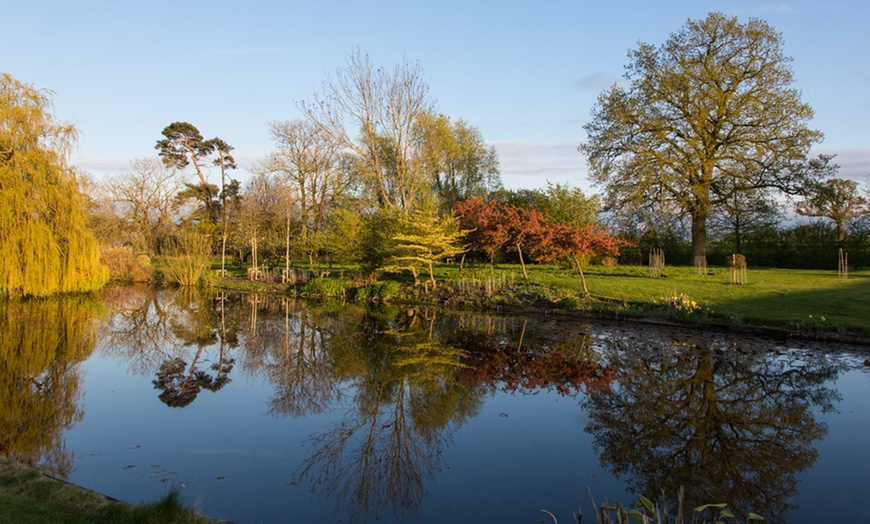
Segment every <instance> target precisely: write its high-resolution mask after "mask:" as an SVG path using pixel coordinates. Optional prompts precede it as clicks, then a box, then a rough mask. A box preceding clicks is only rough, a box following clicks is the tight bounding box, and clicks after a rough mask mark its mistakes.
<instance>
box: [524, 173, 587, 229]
mask: <svg viewBox="0 0 870 524" xmlns="http://www.w3.org/2000/svg"><path fill="white" fill-rule="evenodd" d="M544 195H545V196H546V197H547V198H546V200H544V202H543V206H541V208H539V209H538V211H541V212H543V213H546V215H547V220H548V221H549V222H551V223H554V224H565V225H568V226H576V227H581V226H589V225H594V224H597V223H598V209H599V208H600V207H601V199H600V198H598V195H592V196H586V194H584V193H583V190H581V189H580V188H579V187H571V186H568V185H563V184H555V185H554V184H551V183H550V182H547V189H546V191H544Z"/></svg>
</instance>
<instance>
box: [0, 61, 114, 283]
mask: <svg viewBox="0 0 870 524" xmlns="http://www.w3.org/2000/svg"><path fill="white" fill-rule="evenodd" d="M51 110H52V103H51V99H50V93H49V92H47V91H44V90H39V89H36V88H34V87H33V86H31V85H28V84H25V83H22V82H19V81H17V80H16V79H14V78H13V77H12V76H10V75H8V74H6V73H2V74H0V295H7V296H18V295H30V296H45V295H51V294H54V293H65V292H75V291H90V290H93V289H97V288H99V287H101V286H102V285H103V284H105V283H106V282H107V281H108V278H109V273H108V268H106V267H105V266H103V265H102V264H100V252H99V245H98V244H97V241H96V239H95V238H94V236H93V234H91V232H90V231H89V230H88V227H87V220H86V215H85V202H84V198H83V197H82V196H81V193H80V192H79V190H78V183H77V181H76V178H75V172H74V170H73V169H72V167H71V166H69V165H68V164H67V156H68V155H69V152H70V149H71V148H72V147H73V145H74V144H75V139H76V134H77V132H76V129H75V128H74V127H73V126H72V125H70V124H67V123H65V122H59V121H57V120H56V119H55V118H54V116H53V115H52V114H51Z"/></svg>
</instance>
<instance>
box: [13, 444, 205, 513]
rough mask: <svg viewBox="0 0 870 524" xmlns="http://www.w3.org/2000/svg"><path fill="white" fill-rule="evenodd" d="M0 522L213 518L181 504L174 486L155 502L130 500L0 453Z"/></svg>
mask: <svg viewBox="0 0 870 524" xmlns="http://www.w3.org/2000/svg"><path fill="white" fill-rule="evenodd" d="M0 522H15V523H18V524H31V523H32V524H37V523H38V524H41V523H44V522H64V523H96V524H102V523H106V524H109V523H111V524H116V523H117V524H140V523H142V524H158V523H176V524H207V523H213V522H217V521H214V520H210V519H207V518H205V517H202V516H201V515H199V514H198V513H197V512H196V510H195V509H192V508H186V507H185V505H184V501H183V500H182V496H181V493H180V492H179V490H178V489H172V490H170V491H169V493H167V494H166V495H165V496H163V497H161V498H160V499H158V500H157V501H155V502H152V503H149V504H142V505H137V506H133V505H130V504H126V503H123V502H120V501H116V500H113V499H109V498H107V497H104V496H103V495H100V494H98V493H94V492H92V491H88V490H86V489H83V488H80V487H78V486H74V485H72V484H68V483H66V482H63V481H59V480H55V479H52V478H50V477H46V476H45V475H43V474H42V473H40V472H39V471H38V470H36V469H34V468H31V467H27V466H24V465H22V464H19V463H16V462H13V461H11V460H8V459H0Z"/></svg>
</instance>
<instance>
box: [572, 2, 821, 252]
mask: <svg viewBox="0 0 870 524" xmlns="http://www.w3.org/2000/svg"><path fill="white" fill-rule="evenodd" d="M628 56H629V60H630V62H629V64H628V66H627V71H626V75H625V76H626V78H627V79H628V80H629V85H628V87H625V88H623V87H621V86H619V85H614V86H613V87H611V88H610V89H609V90H607V91H605V92H604V93H603V94H602V95H601V96H600V97H599V99H598V103H597V105H596V106H595V108H594V109H593V112H592V120H591V121H590V122H589V123H588V124H587V125H585V126H584V129H585V130H586V132H587V133H588V140H587V141H586V142H584V143H583V144H582V145H581V146H580V150H581V151H582V152H583V153H585V154H586V155H587V157H588V160H589V165H590V176H591V177H592V179H593V180H595V181H596V182H597V183H599V184H602V185H604V187H605V188H606V198H607V202H608V204H609V207H610V208H611V209H615V210H621V209H622V210H630V209H633V208H635V207H638V206H642V205H645V204H652V205H659V204H661V203H673V204H675V205H676V206H678V207H679V208H680V209H682V210H683V211H684V212H686V213H687V214H688V215H690V217H691V222H692V254H693V256H694V259H695V263H696V264H706V253H707V219H708V217H709V216H710V214H711V213H712V212H714V209H715V206H716V205H717V204H718V203H719V202H721V201H722V200H724V199H727V198H728V197H730V196H731V195H732V193H733V192H737V191H747V190H754V189H759V188H764V187H775V188H777V189H780V190H784V191H787V192H797V191H798V190H799V189H800V188H801V187H802V186H803V185H804V184H805V183H806V182H807V181H808V179H809V180H812V179H813V177H814V176H817V175H819V174H820V173H819V172H817V171H813V170H812V169H806V162H805V158H806V154H807V152H808V151H809V149H810V147H811V145H812V144H813V143H815V142H818V141H820V140H821V138H822V134H821V133H820V132H819V131H815V130H811V129H809V128H808V127H807V124H808V122H809V121H810V119H811V118H812V116H813V111H812V109H811V108H810V106H809V105H807V104H805V103H803V102H801V100H800V92H799V91H798V90H796V89H794V88H793V87H791V84H792V83H793V78H792V70H791V67H790V66H789V63H790V62H791V58H790V57H787V56H786V55H785V54H784V53H783V50H782V37H781V35H780V34H779V33H777V32H776V31H775V30H774V29H773V28H772V27H771V26H769V25H768V24H767V23H766V22H764V21H762V20H758V19H750V20H749V21H748V22H747V23H745V24H741V23H739V22H738V20H737V19H736V18H729V17H726V16H725V15H723V14H721V13H711V14H710V15H709V16H708V17H707V18H706V19H704V20H689V21H688V22H687V23H686V25H685V26H683V28H682V29H681V30H680V31H678V32H676V33H674V34H672V35H671V37H670V38H669V39H668V40H667V41H666V42H665V43H664V44H663V45H662V46H661V47H659V48H656V47H654V46H652V45H650V44H645V43H642V44H640V45H639V47H638V48H637V49H636V50H632V51H630V52H629V55H628Z"/></svg>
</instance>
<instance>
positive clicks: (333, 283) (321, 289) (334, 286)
mask: <svg viewBox="0 0 870 524" xmlns="http://www.w3.org/2000/svg"><path fill="white" fill-rule="evenodd" d="M350 285H351V284H350V281H348V280H346V279H343V278H329V277H325V278H314V279H311V280H309V281H308V282H307V283H305V285H303V286H302V288H301V289H300V291H301V292H302V293H304V294H307V295H318V296H321V297H340V296H344V294H345V291H346V290H347V289H348V288H349V287H350Z"/></svg>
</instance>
